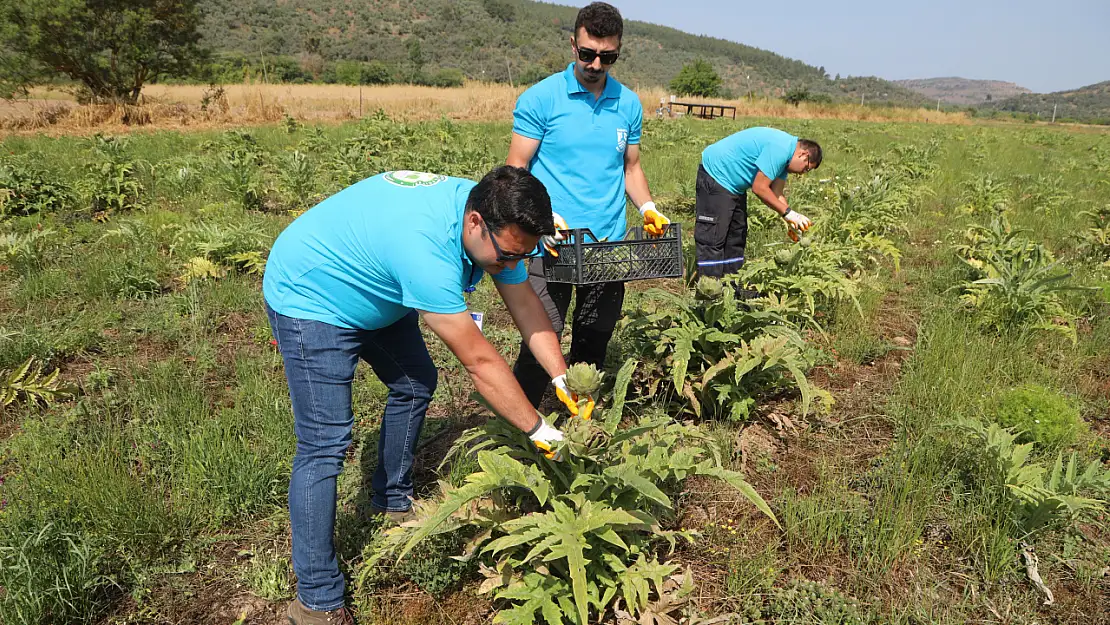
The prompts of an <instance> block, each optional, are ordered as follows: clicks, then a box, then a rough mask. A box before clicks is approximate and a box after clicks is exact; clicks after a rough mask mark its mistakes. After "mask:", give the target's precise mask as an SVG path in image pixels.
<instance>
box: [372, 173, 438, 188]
mask: <svg viewBox="0 0 1110 625" xmlns="http://www.w3.org/2000/svg"><path fill="white" fill-rule="evenodd" d="M444 180H447V176H441V175H440V174H429V173H426V172H422V171H408V170H407V169H403V170H401V171H387V172H386V173H385V181H386V182H388V183H389V184H395V185H397V186H398V187H408V188H410V189H411V188H415V187H430V186H432V185H434V184H439V183H441V182H443V181H444Z"/></svg>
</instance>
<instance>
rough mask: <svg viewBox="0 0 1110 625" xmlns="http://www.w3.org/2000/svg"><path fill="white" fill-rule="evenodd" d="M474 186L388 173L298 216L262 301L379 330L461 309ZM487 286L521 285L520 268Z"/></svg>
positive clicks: (278, 246)
mask: <svg viewBox="0 0 1110 625" xmlns="http://www.w3.org/2000/svg"><path fill="white" fill-rule="evenodd" d="M474 186H475V183H474V182H473V181H471V180H465V179H462V178H450V177H447V176H441V175H438V174H428V173H422V172H411V171H392V172H386V173H384V174H379V175H377V176H374V177H372V178H367V179H366V180H363V181H361V182H358V183H356V184H354V185H352V186H350V187H347V188H346V189H344V190H342V191H340V192H339V193H336V194H335V195H333V196H331V197H329V198H327V199H326V200H324V201H323V202H320V203H319V204H317V205H316V206H314V207H313V208H311V209H309V210H308V211H306V212H305V213H304V214H303V215H301V216H300V217H297V219H295V220H294V221H293V223H291V224H290V225H289V227H288V228H286V229H285V230H284V231H283V232H282V233H281V235H280V236H278V238H277V241H275V242H274V246H273V248H272V249H271V250H270V256H269V258H268V259H267V261H266V273H265V275H264V276H263V279H262V293H263V295H264V296H265V298H266V302H267V303H268V304H269V305H270V307H271V308H273V309H274V311H276V312H278V313H280V314H282V315H285V316H287V317H294V318H298V319H312V320H315V321H322V322H324V323H330V324H332V325H336V326H340V327H344V328H361V329H365V330H376V329H379V328H384V327H386V326H389V325H392V324H393V323H394V322H396V321H398V320H399V319H401V317H403V316H405V315H406V314H408V313H409V311H411V310H413V309H416V310H421V311H426V312H432V313H457V312H463V311H465V310H466V300H465V297H464V295H463V292H464V290H465V289H467V288H469V287H472V286H474V285H475V284H477V283H478V281H480V280H481V279H482V276H483V274H484V272H483V271H482V269H481V268H480V267H478V266H476V265H474V264H473V263H472V262H471V261H470V258H469V257H468V256H467V255H466V252H465V250H463V245H462V216H463V212H464V210H465V209H466V200H467V196H468V195H469V194H470V190H471V189H472V188H473V187H474ZM494 279H495V280H497V281H498V282H502V283H505V284H518V283H521V282H524V281H525V280H527V279H528V270H527V268H526V267H525V266H524V263H517V264H516V266H515V267H513V268H512V269H505V270H504V271H501V272H500V273H498V274H497V275H495V276H494Z"/></svg>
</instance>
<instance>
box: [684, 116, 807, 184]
mask: <svg viewBox="0 0 1110 625" xmlns="http://www.w3.org/2000/svg"><path fill="white" fill-rule="evenodd" d="M797 147H798V138H797V137H795V136H794V135H792V134H790V133H788V132H783V131H782V130H778V129H775V128H748V129H747V130H741V131H740V132H738V133H735V134H732V135H729V136H727V137H725V138H724V139H721V140H720V141H718V142H716V143H714V144H713V145H710V146H709V147H707V148H705V150H704V151H702V153H701V166H702V167H704V168H705V171H706V172H707V173H708V174H709V175H710V176H713V179H714V180H716V181H717V182H718V183H719V184H720V185H721V186H722V187H724V188H726V189H728V190H729V191H731V192H732V193H735V194H737V195H739V194H741V193H744V192H745V191H747V190H748V189H750V188H752V184H753V183H754V182H755V174H756V172H757V171H761V172H763V175H764V176H767V177H768V178H770V179H771V180H775V179H782V180H786V166H787V165H789V164H790V159H791V158H793V157H794V150H795V148H797Z"/></svg>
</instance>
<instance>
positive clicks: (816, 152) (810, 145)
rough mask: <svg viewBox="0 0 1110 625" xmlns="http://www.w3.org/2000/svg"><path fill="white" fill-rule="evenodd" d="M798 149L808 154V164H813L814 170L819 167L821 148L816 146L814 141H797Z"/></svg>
mask: <svg viewBox="0 0 1110 625" xmlns="http://www.w3.org/2000/svg"><path fill="white" fill-rule="evenodd" d="M798 147H799V148H801V149H803V150H805V151H806V152H807V153H809V162H810V163H812V164H813V168H814V169H817V168H818V167H820V166H821V146H819V145H817V142H816V141H810V140H809V139H798Z"/></svg>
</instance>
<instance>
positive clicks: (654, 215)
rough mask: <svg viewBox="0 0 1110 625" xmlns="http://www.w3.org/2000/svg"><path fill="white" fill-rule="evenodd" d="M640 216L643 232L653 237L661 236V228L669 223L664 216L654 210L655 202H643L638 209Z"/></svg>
mask: <svg viewBox="0 0 1110 625" xmlns="http://www.w3.org/2000/svg"><path fill="white" fill-rule="evenodd" d="M640 214H641V215H643V216H644V232H646V233H648V234H649V235H651V236H653V237H661V236H663V226H665V225H667V224H669V223H671V220H670V219H667V216H666V215H664V214H663V213H660V212H659V210H658V209H656V208H655V202H644V205H643V206H641V207H640Z"/></svg>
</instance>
